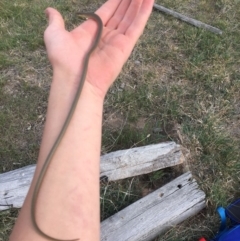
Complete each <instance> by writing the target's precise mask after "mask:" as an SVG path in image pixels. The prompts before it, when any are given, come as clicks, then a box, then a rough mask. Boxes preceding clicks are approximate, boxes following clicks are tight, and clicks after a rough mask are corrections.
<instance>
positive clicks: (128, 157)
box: [100, 142, 184, 181]
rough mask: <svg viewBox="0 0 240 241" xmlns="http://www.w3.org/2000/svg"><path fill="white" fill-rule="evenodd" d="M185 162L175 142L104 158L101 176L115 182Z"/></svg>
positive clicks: (144, 147)
mask: <svg viewBox="0 0 240 241" xmlns="http://www.w3.org/2000/svg"><path fill="white" fill-rule="evenodd" d="M183 161H184V157H183V154H182V152H181V148H180V145H177V144H176V143H175V142H166V143H160V144H155V145H148V146H142V147H135V148H131V149H127V150H121V151H115V152H111V153H109V154H106V155H104V156H102V157H101V165H100V176H101V177H102V176H106V177H107V178H108V180H109V181H115V180H120V179H124V178H128V177H132V176H137V175H141V174H146V173H150V172H153V171H156V170H159V169H163V168H166V167H171V166H175V165H178V164H181V163H182V162H183Z"/></svg>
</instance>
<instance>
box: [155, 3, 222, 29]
mask: <svg viewBox="0 0 240 241" xmlns="http://www.w3.org/2000/svg"><path fill="white" fill-rule="evenodd" d="M153 7H154V8H156V9H158V10H160V11H162V12H164V13H166V14H169V15H171V16H173V17H175V18H178V19H180V20H182V21H184V22H187V23H190V24H192V25H194V26H196V27H198V28H204V29H206V30H209V31H210V32H213V33H216V34H222V31H221V30H220V29H218V28H215V27H213V26H210V25H208V24H205V23H203V22H200V21H198V20H195V19H193V18H189V17H187V16H185V15H183V14H181V13H177V12H175V11H173V10H170V9H168V8H165V7H163V6H161V5H158V4H156V3H154V5H153Z"/></svg>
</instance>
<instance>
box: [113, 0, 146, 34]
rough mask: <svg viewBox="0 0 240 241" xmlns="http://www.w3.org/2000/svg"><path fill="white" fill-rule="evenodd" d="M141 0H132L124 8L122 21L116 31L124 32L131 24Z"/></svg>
mask: <svg viewBox="0 0 240 241" xmlns="http://www.w3.org/2000/svg"><path fill="white" fill-rule="evenodd" d="M142 2H143V0H132V1H131V3H130V5H129V7H128V9H126V10H125V14H124V15H123V16H124V17H123V19H122V21H121V22H120V23H119V25H118V28H117V29H118V32H119V33H122V34H125V32H126V30H127V29H128V28H129V26H130V25H131V24H132V22H133V21H134V19H135V18H136V16H137V15H138V12H139V9H140V8H141V5H142Z"/></svg>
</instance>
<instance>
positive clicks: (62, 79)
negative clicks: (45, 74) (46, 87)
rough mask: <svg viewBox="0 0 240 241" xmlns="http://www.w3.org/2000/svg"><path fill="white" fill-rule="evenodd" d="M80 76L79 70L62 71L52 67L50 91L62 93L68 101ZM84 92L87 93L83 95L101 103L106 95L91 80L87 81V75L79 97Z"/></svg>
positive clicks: (72, 95)
mask: <svg viewBox="0 0 240 241" xmlns="http://www.w3.org/2000/svg"><path fill="white" fill-rule="evenodd" d="M80 78H81V72H80V71H79V72H78V71H66V70H64V71H62V70H61V69H53V79H52V84H51V89H50V93H51V92H57V93H59V94H61V95H64V96H65V100H66V98H69V100H70V101H71V100H73V98H74V97H75V94H76V92H77V89H78V86H79V84H80ZM85 92H86V93H87V95H85V96H88V97H89V98H91V99H92V100H96V101H97V102H98V103H99V102H100V103H103V101H104V98H105V95H106V92H104V91H102V90H101V89H100V88H98V87H97V86H94V85H93V84H92V83H91V81H88V77H87V76H86V79H85V80H84V85H83V88H82V93H81V95H80V98H81V96H82V95H83V93H85ZM89 98H88V99H89Z"/></svg>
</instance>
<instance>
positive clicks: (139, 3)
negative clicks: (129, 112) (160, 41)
mask: <svg viewBox="0 0 240 241" xmlns="http://www.w3.org/2000/svg"><path fill="white" fill-rule="evenodd" d="M152 5H153V0H109V1H107V2H106V3H105V4H104V5H103V6H102V7H101V8H99V9H98V10H97V11H96V14H97V15H98V16H99V17H100V18H101V19H102V22H103V26H104V28H103V33H102V37H101V40H100V43H99V44H98V47H97V49H96V50H95V51H94V52H93V54H92V55H91V57H90V60H89V65H88V72H87V77H86V81H88V82H89V83H90V84H91V85H92V86H93V87H94V88H97V89H98V91H100V93H102V94H103V95H105V94H106V92H107V90H108V88H109V86H110V85H111V84H112V82H113V81H114V79H115V78H116V77H117V75H118V74H119V72H120V71H121V68H122V66H123V64H124V63H125V61H126V60H127V58H128V57H129V55H130V53H131V51H132V49H133V47H134V45H135V43H136V41H137V40H138V38H139V36H140V35H141V34H142V32H143V29H144V27H145V24H146V22H147V19H148V17H149V15H150V13H151V9H152ZM46 13H47V15H48V17H49V26H48V28H47V29H46V31H45V34H44V40H45V44H46V47H47V51H48V56H49V59H50V62H51V64H52V66H53V69H62V70H63V71H67V72H68V73H70V74H71V75H72V74H74V75H76V76H80V74H81V70H82V68H81V64H82V62H83V58H84V56H85V55H86V53H87V52H88V51H89V48H90V47H91V44H92V42H93V41H94V36H95V34H96V31H97V24H96V23H95V22H94V20H91V19H89V20H87V21H86V22H84V23H83V24H81V25H80V26H78V27H77V28H75V29H74V30H72V31H71V32H68V31H66V30H65V28H64V21H63V19H62V16H61V15H60V13H59V12H57V11H56V10H54V9H52V8H48V9H47V10H46Z"/></svg>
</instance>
